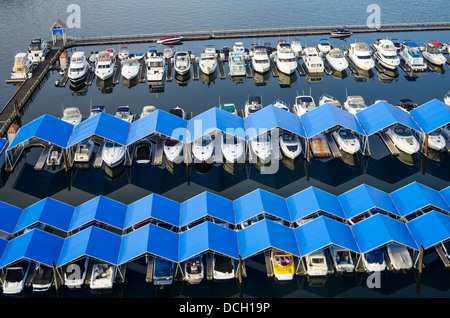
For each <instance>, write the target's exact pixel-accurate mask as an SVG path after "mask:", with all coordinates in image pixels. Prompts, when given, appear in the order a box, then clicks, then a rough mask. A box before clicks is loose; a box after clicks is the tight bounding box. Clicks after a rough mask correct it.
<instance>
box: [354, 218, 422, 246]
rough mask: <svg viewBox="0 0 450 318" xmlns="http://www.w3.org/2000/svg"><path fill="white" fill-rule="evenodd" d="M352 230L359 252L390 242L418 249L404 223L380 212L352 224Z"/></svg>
mask: <svg viewBox="0 0 450 318" xmlns="http://www.w3.org/2000/svg"><path fill="white" fill-rule="evenodd" d="M352 230H353V234H354V235H355V238H356V242H358V246H359V249H360V251H361V253H367V252H369V251H371V250H374V249H377V248H379V247H382V246H383V245H385V244H388V243H391V242H396V243H399V244H402V245H405V246H407V247H410V248H412V249H415V250H418V249H419V248H418V247H417V244H416V242H415V241H414V238H413V237H412V235H411V232H410V231H409V229H408V228H407V226H406V224H405V223H402V222H400V221H397V220H394V219H393V218H390V217H388V216H385V215H383V214H380V213H378V214H375V215H374V216H371V217H369V218H368V219H365V220H363V221H361V222H358V223H356V224H355V225H352Z"/></svg>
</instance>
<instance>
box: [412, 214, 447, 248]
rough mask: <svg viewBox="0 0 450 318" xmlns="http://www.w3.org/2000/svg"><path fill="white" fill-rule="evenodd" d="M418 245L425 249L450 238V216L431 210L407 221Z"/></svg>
mask: <svg viewBox="0 0 450 318" xmlns="http://www.w3.org/2000/svg"><path fill="white" fill-rule="evenodd" d="M407 226H408V228H409V230H410V231H411V233H412V236H413V237H414V239H415V240H416V242H417V245H418V246H423V247H424V248H425V249H427V248H429V247H432V246H434V245H436V244H439V243H443V242H445V241H447V240H448V239H450V217H449V216H447V215H444V214H442V213H439V212H436V211H431V212H428V213H426V214H424V215H421V216H419V217H418V218H416V219H414V220H411V221H409V222H408V223H407Z"/></svg>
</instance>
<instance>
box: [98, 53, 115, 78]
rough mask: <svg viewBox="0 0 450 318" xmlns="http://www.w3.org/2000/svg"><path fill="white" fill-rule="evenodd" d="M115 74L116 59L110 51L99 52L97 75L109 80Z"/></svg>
mask: <svg viewBox="0 0 450 318" xmlns="http://www.w3.org/2000/svg"><path fill="white" fill-rule="evenodd" d="M113 74H114V60H113V58H112V57H111V53H110V52H108V51H104V52H99V53H98V55H97V61H96V62H95V76H97V77H98V78H99V79H101V80H107V79H108V78H110V77H111V76H112V75H113Z"/></svg>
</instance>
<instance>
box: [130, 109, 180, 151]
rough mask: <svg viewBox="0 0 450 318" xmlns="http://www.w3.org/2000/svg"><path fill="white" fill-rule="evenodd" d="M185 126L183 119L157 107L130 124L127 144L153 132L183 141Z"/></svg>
mask: <svg viewBox="0 0 450 318" xmlns="http://www.w3.org/2000/svg"><path fill="white" fill-rule="evenodd" d="M186 127H187V123H186V120H185V119H183V118H180V117H178V116H175V115H172V114H170V113H167V112H165V111H162V110H160V109H158V110H156V111H154V112H152V113H150V114H148V115H147V116H145V117H143V118H140V119H138V120H136V121H134V122H133V123H132V124H131V128H130V133H129V135H128V141H127V145H130V144H132V143H134V142H136V141H138V140H140V139H142V138H145V137H148V136H150V135H151V134H154V133H159V134H161V135H164V136H166V137H171V138H172V139H176V140H179V141H182V142H185V141H186Z"/></svg>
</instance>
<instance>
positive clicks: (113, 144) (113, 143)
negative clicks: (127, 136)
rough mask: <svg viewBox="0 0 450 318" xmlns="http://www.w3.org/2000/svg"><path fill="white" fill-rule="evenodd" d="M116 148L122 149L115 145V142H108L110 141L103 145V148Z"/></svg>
mask: <svg viewBox="0 0 450 318" xmlns="http://www.w3.org/2000/svg"><path fill="white" fill-rule="evenodd" d="M116 147H122V145H120V144H118V143H115V142H110V141H107V142H106V143H105V148H108V149H111V148H116Z"/></svg>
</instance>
